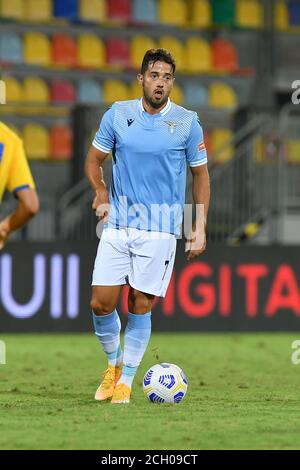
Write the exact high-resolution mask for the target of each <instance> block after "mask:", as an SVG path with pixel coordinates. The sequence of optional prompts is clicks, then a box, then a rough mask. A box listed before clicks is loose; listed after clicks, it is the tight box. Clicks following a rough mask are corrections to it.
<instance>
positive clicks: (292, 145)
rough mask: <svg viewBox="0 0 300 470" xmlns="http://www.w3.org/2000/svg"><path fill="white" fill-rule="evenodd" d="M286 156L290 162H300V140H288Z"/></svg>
mask: <svg viewBox="0 0 300 470" xmlns="http://www.w3.org/2000/svg"><path fill="white" fill-rule="evenodd" d="M287 158H288V162H289V163H292V164H298V165H299V164H300V140H288V142H287Z"/></svg>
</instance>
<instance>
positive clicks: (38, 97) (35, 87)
mask: <svg viewBox="0 0 300 470" xmlns="http://www.w3.org/2000/svg"><path fill="white" fill-rule="evenodd" d="M23 99H24V101H25V102H26V103H40V104H48V103H49V101H50V93H49V88H48V85H47V83H46V82H45V81H44V80H42V79H41V78H39V77H27V78H25V80H24V82H23Z"/></svg>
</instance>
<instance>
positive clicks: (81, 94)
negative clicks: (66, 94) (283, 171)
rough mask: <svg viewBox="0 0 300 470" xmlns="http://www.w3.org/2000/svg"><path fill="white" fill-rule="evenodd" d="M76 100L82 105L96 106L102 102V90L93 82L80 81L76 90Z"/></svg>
mask: <svg viewBox="0 0 300 470" xmlns="http://www.w3.org/2000/svg"><path fill="white" fill-rule="evenodd" d="M77 100H78V101H79V103H82V104H97V103H102V102H103V96H102V89H101V87H100V85H99V84H98V83H97V82H95V81H94V80H80V82H79V85H78V90H77Z"/></svg>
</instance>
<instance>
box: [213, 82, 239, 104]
mask: <svg viewBox="0 0 300 470" xmlns="http://www.w3.org/2000/svg"><path fill="white" fill-rule="evenodd" d="M237 103H238V100H237V96H236V93H235V91H234V89H233V88H232V87H231V86H230V85H227V83H223V82H212V83H211V84H210V86H209V89H208V104H209V106H211V107H213V108H235V107H236V106H237Z"/></svg>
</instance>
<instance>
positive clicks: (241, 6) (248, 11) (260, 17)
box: [236, 0, 264, 29]
mask: <svg viewBox="0 0 300 470" xmlns="http://www.w3.org/2000/svg"><path fill="white" fill-rule="evenodd" d="M263 23H264V13H263V5H262V4H261V2H260V1H259V0H237V3H236V24H237V25H238V26H240V27H242V28H257V29H258V28H262V27H263Z"/></svg>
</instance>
